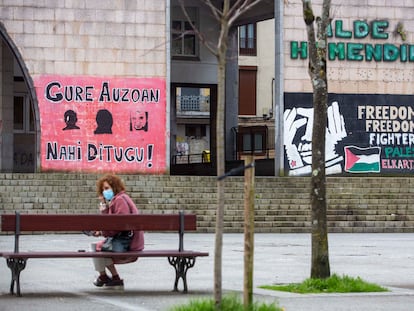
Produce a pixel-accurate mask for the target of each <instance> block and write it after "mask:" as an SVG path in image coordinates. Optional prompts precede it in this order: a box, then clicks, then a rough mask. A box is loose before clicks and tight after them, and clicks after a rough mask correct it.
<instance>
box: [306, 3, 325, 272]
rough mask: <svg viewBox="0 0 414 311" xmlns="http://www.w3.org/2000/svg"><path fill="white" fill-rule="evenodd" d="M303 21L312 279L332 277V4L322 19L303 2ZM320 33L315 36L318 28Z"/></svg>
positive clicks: (308, 4)
mask: <svg viewBox="0 0 414 311" xmlns="http://www.w3.org/2000/svg"><path fill="white" fill-rule="evenodd" d="M302 3H303V18H304V20H305V24H306V30H307V33H308V41H309V75H310V78H311V82H312V87H313V109H314V110H313V118H314V122H313V129H312V176H311V183H312V185H311V205H312V217H311V218H312V262H311V278H327V277H329V276H330V266H329V250H328V225H327V218H326V210H327V202H326V174H325V134H326V126H327V103H328V81H327V70H326V66H327V65H326V49H327V27H328V25H329V23H330V18H329V11H330V8H331V0H324V1H323V4H322V15H321V17H316V18H315V16H314V14H313V9H312V1H311V0H302ZM315 23H316V26H317V32H316V34H315V27H314V25H315Z"/></svg>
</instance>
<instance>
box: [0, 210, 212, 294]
mask: <svg viewBox="0 0 414 311" xmlns="http://www.w3.org/2000/svg"><path fill="white" fill-rule="evenodd" d="M196 229H197V224H196V215H194V214H184V213H182V212H180V213H177V214H162V215H142V214H141V215H89V214H72V215H68V214H66V215H61V214H59V215H50V214H19V213H16V214H15V215H13V214H11V215H2V216H1V231H2V232H14V251H13V252H5V251H2V252H1V253H0V256H1V257H4V258H5V259H6V261H7V266H8V267H9V268H10V270H11V274H12V277H11V284H10V293H11V294H14V285H15V284H16V287H17V295H18V296H21V291H20V272H21V271H22V270H24V269H25V267H26V263H27V260H28V259H29V258H93V257H108V258H119V257H121V258H122V257H126V256H127V257H131V256H132V257H167V259H168V262H169V264H170V265H172V266H173V267H174V269H175V281H174V291H178V282H179V280H180V279H181V280H182V282H183V292H187V290H188V288H187V271H188V269H190V268H192V267H193V266H194V265H195V260H196V258H197V257H200V256H208V253H207V252H198V251H190V250H184V232H185V231H195V230H196ZM101 230H116V231H118V230H119V231H128V230H144V231H158V232H164V231H173V232H174V231H175V232H177V233H178V235H179V238H178V248H177V249H171V250H148V249H144V250H142V251H130V252H124V253H113V252H92V251H83V250H82V251H78V250H69V251H23V252H21V251H20V250H19V237H20V235H21V233H22V232H25V233H26V234H30V233H34V232H42V233H44V232H82V231H101Z"/></svg>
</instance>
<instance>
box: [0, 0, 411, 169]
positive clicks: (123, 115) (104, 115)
mask: <svg viewBox="0 0 414 311" xmlns="http://www.w3.org/2000/svg"><path fill="white" fill-rule="evenodd" d="M277 3H278V2H277ZM313 3H314V5H313V6H314V11H315V12H316V13H319V12H320V9H321V3H322V0H314V1H313ZM1 6H2V10H1V11H0V21H1V27H0V33H1V38H2V40H1V44H2V45H1V63H0V64H1V65H0V66H1V70H0V72H1V79H0V100H1V101H0V117H1V119H0V120H1V123H0V171H2V172H55V171H71V172H72V171H76V172H86V173H87V172H98V173H99V172H103V171H114V172H119V173H143V174H168V173H169V172H170V170H171V168H172V167H173V166H175V167H178V166H179V165H190V170H189V171H187V172H191V165H193V167H194V165H204V166H205V167H208V168H209V169H210V170H211V171H213V172H214V158H215V157H214V154H215V148H216V147H215V144H216V136H215V126H216V125H215V121H214V120H215V113H216V112H215V106H216V101H217V61H216V59H215V57H214V56H213V55H212V54H211V53H210V52H209V51H208V49H207V48H206V47H205V46H204V45H203V44H202V42H200V40H199V38H198V36H197V35H196V34H195V33H194V31H193V30H192V27H191V25H190V23H189V21H188V19H187V17H186V16H185V15H184V14H183V12H182V10H181V8H180V7H179V2H178V1H175V0H171V1H169V0H142V1H127V0H123V1H116V2H113V1H86V0H84V1H63V0H62V1H55V2H42V1H40V2H36V1H29V0H16V1H13V2H9V1H3V2H2V4H1ZM413 13H414V6H413V5H412V4H411V3H409V2H408V3H407V1H405V2H401V3H395V2H394V1H391V0H383V1H362V2H361V1H348V2H347V3H346V4H336V3H333V4H332V12H331V16H332V23H331V27H330V29H329V33H328V35H329V39H328V41H329V43H328V55H327V57H328V81H329V84H328V91H329V105H328V108H327V109H328V128H327V136H326V141H327V144H326V149H327V154H326V160H327V173H328V174H340V175H341V174H342V175H352V174H359V173H363V174H410V173H411V172H412V170H413V169H414V151H413V150H414V149H413V147H412V146H413V143H414V133H413V130H414V122H413V114H414V112H413V110H414V107H413V105H414V104H413V94H412V93H413V87H412V85H413V80H414V76H413V72H414V71H413V70H412V69H413V68H412V66H413V63H414V36H413V32H414V24H413V22H412V20H411V17H412V16H413ZM187 15H188V16H189V17H190V19H191V21H192V22H193V23H194V24H195V25H196V26H197V27H199V29H200V31H201V32H202V33H203V34H204V36H205V39H206V40H209V41H211V42H214V41H215V40H216V39H217V37H218V26H217V23H216V21H215V20H214V18H213V15H212V14H211V13H210V12H209V10H208V8H207V7H206V6H205V3H204V1H191V4H188V6H187ZM274 16H275V4H274V1H273V0H263V2H262V4H261V5H259V6H257V7H255V8H254V9H253V10H252V11H251V12H249V13H248V14H245V15H244V16H241V17H240V18H239V19H238V20H237V21H236V22H235V24H234V26H233V28H232V29H231V32H230V40H229V52H228V63H227V80H226V125H225V126H226V128H225V133H226V137H225V140H226V160H227V161H237V160H242V158H243V155H244V154H246V153H247V154H249V153H254V154H255V155H256V157H257V158H258V159H273V158H275V159H276V160H275V161H277V159H278V158H280V159H281V160H282V163H283V173H284V174H286V175H300V176H303V175H309V173H310V167H311V163H310V159H311V150H312V144H311V140H310V135H311V128H312V120H313V117H312V113H313V110H312V86H311V82H310V78H309V76H308V73H307V67H308V46H307V34H306V29H305V25H304V22H303V17H302V5H301V2H300V1H285V2H284V5H283V12H282V14H281V15H280V16H276V20H277V21H281V22H282V25H283V27H282V28H283V32H281V33H275V26H274V20H272V18H273V17H274ZM250 25H254V27H253V28H251V27H252V26H250ZM280 35H282V36H283V43H282V45H283V46H282V47H281V48H282V51H283V62H282V64H283V65H281V66H279V67H280V68H277V67H276V66H275V54H276V52H275V51H276V50H277V48H280V46H278V45H277V44H276V42H277V40H275V38H278V37H279V36H280ZM251 38H253V41H250V39H251ZM251 42H254V51H253V50H252V46H251V45H250V44H251ZM252 52H254V53H255V54H254V55H253V54H249V53H252ZM280 72H282V73H283V75H282V78H281V79H279V78H278V77H279V76H280ZM276 85H282V87H283V88H282V90H283V96H282V97H281V98H283V100H280V97H279V95H280V94H276V91H275V89H276ZM278 137H280V138H281V139H280V140H281V141H282V144H280V145H278V143H277V138H278ZM266 165H267V164H266ZM272 165H273V164H272ZM277 174H278V173H277Z"/></svg>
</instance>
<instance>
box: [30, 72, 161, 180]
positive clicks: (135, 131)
mask: <svg viewBox="0 0 414 311" xmlns="http://www.w3.org/2000/svg"><path fill="white" fill-rule="evenodd" d="M35 87H36V92H37V98H38V102H39V111H40V128H41V152H40V158H41V169H42V170H43V171H50V170H54V171H83V172H102V171H105V172H106V171H111V172H118V173H139V172H140V173H164V172H165V170H166V102H165V89H166V87H165V80H164V79H157V78H106V77H104V78H101V77H99V78H98V77H79V76H73V77H67V76H41V77H38V78H37V79H35Z"/></svg>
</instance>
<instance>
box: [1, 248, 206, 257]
mask: <svg viewBox="0 0 414 311" xmlns="http://www.w3.org/2000/svg"><path fill="white" fill-rule="evenodd" d="M200 256H203V257H204V256H208V253H207V252H196V251H181V252H180V251H178V250H144V251H137V252H125V253H111V252H67V251H63V252H19V253H14V252H3V253H2V257H4V258H6V259H8V258H23V259H28V258H91V257H97V258H103V257H107V258H119V257H121V258H122V257H200Z"/></svg>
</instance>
